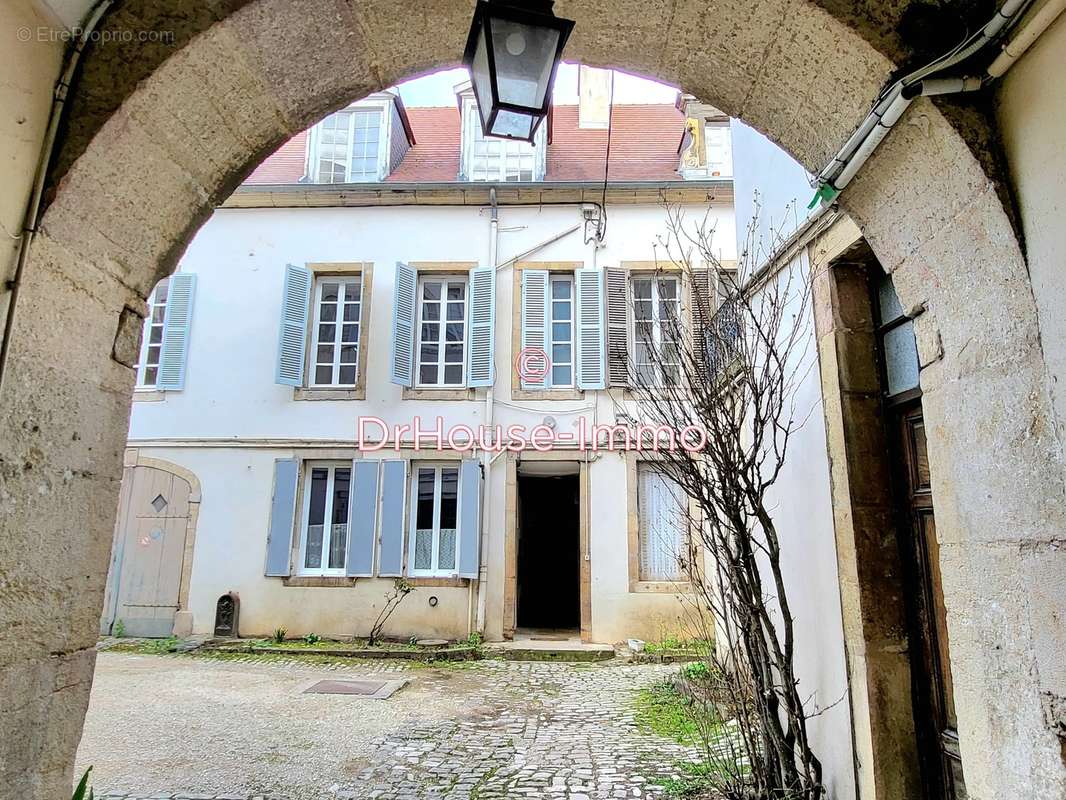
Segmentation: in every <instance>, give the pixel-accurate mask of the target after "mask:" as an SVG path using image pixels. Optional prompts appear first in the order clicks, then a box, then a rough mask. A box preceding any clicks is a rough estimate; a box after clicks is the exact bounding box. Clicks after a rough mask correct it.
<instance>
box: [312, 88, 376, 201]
mask: <svg viewBox="0 0 1066 800" xmlns="http://www.w3.org/2000/svg"><path fill="white" fill-rule="evenodd" d="M391 111H392V109H391V107H390V105H389V101H386V100H361V101H359V102H358V103H353V104H352V105H350V106H346V107H345V108H342V109H339V111H337V112H334V113H341V112H344V113H350V114H351V117H350V118H349V120H348V160H347V165H346V167H345V180H344V181H343V182H342V183H341V182H337V183H339V185H343V183H377V182H379V181H383V180H384V179H385V177H386V176H387V175H388V173H389V153H390V152H391V146H390V145H391V142H390V140H389V136H390V133H391V132H390V128H391V125H390V120H391V116H392V115H391ZM366 112H377V113H378V115H379V117H378V125H379V127H378V153H377V171H376V172H375V174H374V175H373V176H362V177H360V178H359V179H358V180H353V179H352V148H353V147H354V146H355V120H356V115H357V114H360V113H366ZM329 116H330V117H332V116H333V114H330V115H329ZM325 119H329V117H326V118H325ZM325 119H324V120H322V121H320V122H317V123H316V124H315V125H314V126H313V127H312V128H311V131H310V134H309V135H308V139H307V169H306V172H307V175H308V176H309V177H310V179H311V182H312V183H323V181H322V176H321V175H320V168H321V161H320V159H319V157H318V147H319V142H320V137H321V133H322V123H323V122H324V121H325ZM333 183H335V182H334V181H329V182H327V183H326V185H330V184H333Z"/></svg>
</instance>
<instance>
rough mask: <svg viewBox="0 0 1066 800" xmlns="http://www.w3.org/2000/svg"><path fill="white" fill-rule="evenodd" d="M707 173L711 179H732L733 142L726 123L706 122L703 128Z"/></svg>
mask: <svg viewBox="0 0 1066 800" xmlns="http://www.w3.org/2000/svg"><path fill="white" fill-rule="evenodd" d="M703 142H704V147H705V148H706V150H707V173H708V175H709V176H710V177H712V178H731V177H733V140H732V136H731V134H730V131H729V123H728V122H724V121H723V122H708V123H707V124H706V125H705V126H704V128H703Z"/></svg>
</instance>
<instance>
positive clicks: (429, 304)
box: [417, 277, 466, 386]
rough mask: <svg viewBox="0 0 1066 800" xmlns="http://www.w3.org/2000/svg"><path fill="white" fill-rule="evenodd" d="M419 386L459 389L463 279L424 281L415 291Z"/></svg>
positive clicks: (463, 346)
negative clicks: (457, 387) (454, 387)
mask: <svg viewBox="0 0 1066 800" xmlns="http://www.w3.org/2000/svg"><path fill="white" fill-rule="evenodd" d="M417 349H418V385H419V386H462V385H463V382H464V380H465V374H464V373H465V371H466V278H460V277H444V278H436V277H433V278H428V277H427V278H423V279H422V280H421V281H420V282H419V291H418V348H417Z"/></svg>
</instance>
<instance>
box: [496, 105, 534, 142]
mask: <svg viewBox="0 0 1066 800" xmlns="http://www.w3.org/2000/svg"><path fill="white" fill-rule="evenodd" d="M535 120H536V118H535V117H534V116H533V115H531V114H519V113H516V112H514V111H503V110H501V111H500V112H499V113H498V114H497V115H496V119H495V120H494V121H493V123H492V130H491V131H489V133H490V134H491V135H492V136H508V137H510V138H513V139H529V138H530V137H532V135H533V123H534V122H535Z"/></svg>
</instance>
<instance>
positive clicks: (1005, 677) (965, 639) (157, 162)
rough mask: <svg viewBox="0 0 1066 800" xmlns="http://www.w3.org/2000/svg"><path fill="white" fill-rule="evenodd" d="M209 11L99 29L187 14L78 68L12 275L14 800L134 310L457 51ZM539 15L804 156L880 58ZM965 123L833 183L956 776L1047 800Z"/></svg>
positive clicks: (1031, 330) (803, 39) (117, 430)
mask: <svg viewBox="0 0 1066 800" xmlns="http://www.w3.org/2000/svg"><path fill="white" fill-rule="evenodd" d="M188 5H189V6H190V7H191V6H192V4H188ZM825 5H826V6H834V7H835V6H836V5H837V4H835V3H833V4H830V3H825ZM874 6H878V4H876V3H875V4H871V9H873V10H874V11H877V10H878V9H876V8H874ZM211 8H212V9H213V10H212V11H211V12H202V13H198V14H193V13H191V12H188V10H187V9H185V7H184V5H181V6H180V7H179V9H178V10H177V11H175V10H173V9H171V10H170V11H169V12H160V11H159V10H158V9H156V8H155V6H154V4H153V3H151V2H148V0H144V2H131V3H128V4H125V5H124V6H122V7H120V10H118V11H116V12H115V13H114V14H113V15H112V17H111V18H110V19H109V21H108V23H107V24H110V25H113V26H118V27H122V26H136V25H138V24H141V25H143V24H144V23H145V21H146V20H148V21H154V22H155V23H156V24H159V22H160V21H162V22H163V24H166V22H174V23H175V24H179V23H180V25H182V26H184V29H185V30H186V33H187V35H186V36H185V37H183V38H182V39H181V40H180V44H179V45H178V46H176V47H175V48H174V51H173V52H162V53H161V52H160V51H158V50H156V51H152V52H148V51H145V52H144V53H142V57H141V58H138V57H137V53H136V51H124V50H119V51H103V50H100V51H98V52H95V53H93V54H92V55H91V57H90V58H89V59H88V61H87V63H86V65H85V69H84V71H83V73H82V77H81V81H80V83H79V85H78V88H77V96H78V98H80V99H81V100H80V101H79V100H76V101H75V102H74V104H73V109H74V113H73V115H72V117H71V119H70V121H69V124H68V126H67V131H66V149H65V150H64V152H63V153H62V154H61V156H60V158H59V159H58V162H57V171H56V173H55V175H56V178H57V179H58V183H57V185H56V186H55V191H54V197H53V200H52V202H51V205H50V206H49V208H48V210H47V212H46V213H45V215H44V218H43V222H42V233H41V235H39V236H38V238H37V239H36V241H35V243H34V246H33V252H32V254H31V259H30V262H29V264H28V268H27V271H26V276H25V282H24V285H23V287H22V295H21V299H20V301H19V303H20V308H19V313H18V322H17V324H16V327H15V330H14V335H13V346H12V352H11V360H10V363H9V365H8V369H9V377H8V379H7V383H6V386H5V390H4V391H5V394H4V396H3V397H2V398H0V452H2V453H3V462H2V467H3V493H2V495H0V504H2V512H3V522H2V523H0V528H2V537H0V542H2V544H0V548H2V549H0V554H2V555H0V578H2V581H0V585H3V586H5V587H6V588H4V589H3V590H2V591H3V603H2V605H0V609H2V610H0V615H2V616H0V629H2V630H4V632H5V633H4V636H3V639H2V641H0V676H2V677H0V694H2V695H3V696H6V697H19V698H22V702H20V703H19V704H16V705H15V706H14V707H12V708H5V709H3V710H2V711H0V715H2V716H0V738H2V740H3V741H4V743H5V744H4V745H3V747H4V753H3V755H4V757H3V758H2V759H0V763H2V765H3V766H2V768H0V769H2V774H0V781H2V782H3V784H4V785H6V786H8V787H11V791H12V792H14V793H15V794H17V795H18V796H20V797H25V798H45V797H56V796H60V795H62V793H63V791H64V790H65V789H66V788H67V786H68V785H69V777H70V775H69V773H70V764H71V760H72V755H73V752H74V749H75V747H76V745H77V741H78V737H79V735H80V727H81V720H82V717H83V715H84V711H85V707H86V703H87V699H88V689H89V686H90V683H91V675H92V667H93V663H94V650H93V644H94V640H95V631H96V622H97V617H98V614H99V606H100V602H101V598H102V591H103V584H104V578H105V575H106V571H107V563H108V551H109V546H110V541H111V530H112V525H113V520H114V514H115V507H116V504H115V499H116V497H117V493H118V483H119V479H120V476H121V468H122V452H123V449H124V446H125V429H126V422H127V419H128V413H129V403H130V393H131V389H132V382H133V374H132V372H131V370H130V369H129V368H128V365H126V364H123V363H122V360H123V358H124V357H123V354H122V348H121V335H122V334H123V333H124V332H126V331H127V330H128V327H127V326H128V324H129V319H130V314H129V313H128V312H127V311H125V310H126V309H134V310H138V309H140V308H141V306H142V304H143V301H144V297H145V296H146V294H147V293H148V291H149V290H150V289H151V287H152V286H153V285H154V284H155V283H156V281H157V280H158V279H159V278H161V277H162V276H164V275H166V274H168V273H169V272H170V271H171V270H172V269H173V268H174V265H175V263H176V261H177V259H178V257H179V256H180V254H181V253H182V252H183V250H184V248H185V246H186V244H187V243H188V241H189V240H190V238H191V237H192V235H193V234H194V233H195V231H196V230H197V229H198V227H199V226H200V225H201V224H202V223H203V221H204V220H205V219H206V218H207V216H208V215H209V214H210V212H211V210H212V208H213V207H214V205H215V204H216V203H217V202H219V201H220V200H221V199H223V198H224V197H225V196H227V195H228V193H229V192H230V191H231V190H232V188H233V187H234V186H236V185H237V184H238V183H239V182H240V180H241V179H242V178H243V177H244V176H245V175H246V174H247V173H248V172H249V171H250V170H251V169H252V168H253V167H254V166H255V165H256V164H257V163H258V162H259V160H261V158H262V157H264V156H265V155H266V154H267V153H269V152H270V151H271V150H272V149H273V148H275V147H276V146H277V145H278V144H280V143H281V142H282V141H283V140H284V139H285V138H287V137H288V136H290V135H292V134H294V133H295V132H297V131H299V130H301V129H302V128H304V127H306V126H307V125H308V124H309V123H311V122H312V121H314V120H315V119H317V118H319V117H321V116H322V115H323V114H325V113H327V112H328V111H330V110H332V109H334V108H336V107H338V106H339V105H341V104H342V103H344V102H346V101H348V100H349V99H351V98H352V97H356V96H361V95H365V94H367V93H369V92H372V91H376V90H378V89H381V88H383V87H385V86H388V85H390V84H393V83H395V82H396V81H398V80H400V79H403V78H408V77H411V76H414V75H416V74H419V73H422V72H426V71H428V70H431V69H435V68H438V67H441V66H444V65H448V64H451V63H454V61H455V59H456V57H457V55H458V53H459V52H460V50H461V46H462V42H463V39H464V37H465V33H466V28H467V25H468V22H469V13H470V7H469V3H468V2H463V1H462V0H432V2H429V3H422V4H418V5H417V6H413V7H412V8H410V9H407V8H405V7H400V6H397V4H396V3H386V2H383V0H370V2H366V3H362V4H360V5H358V6H354V5H352V4H350V3H347V2H342V0H331V1H330V2H311V1H310V0H252V1H251V2H244V3H242V2H238V1H236V0H232V1H231V2H226V3H221V4H217V5H213V6H212V7H211ZM557 12H558V13H560V14H561V15H564V16H569V17H571V18H573V19H576V20H577V29H576V32H575V35H574V37H573V39H572V43H571V45H570V47H569V49H568V57H569V58H572V59H580V60H583V61H586V62H587V63H590V64H596V65H603V66H615V67H620V68H625V69H628V70H631V71H635V72H640V73H644V74H647V75H651V76H654V77H657V78H659V79H662V80H665V81H670V82H672V83H675V84H677V85H681V86H684V87H685V89H686V90H687V91H690V92H692V93H693V94H696V95H698V96H700V97H704V98H707V99H708V100H710V101H713V102H714V103H715V104H716V105H718V106H719V107H720V108H722V109H723V110H724V111H726V112H727V113H729V114H731V115H733V116H737V117H740V118H743V119H744V120H745V121H747V122H748V123H749V124H751V125H753V126H754V127H756V128H758V129H760V130H762V131H764V132H766V133H767V134H768V135H769V136H770V137H771V138H773V139H774V140H775V141H777V142H778V143H779V144H781V145H782V147H784V148H785V149H786V150H788V151H789V152H790V153H792V154H793V155H794V156H795V157H796V158H797V159H798V160H799V161H800V162H801V163H803V164H805V165H806V166H807V167H808V168H817V167H819V166H821V163H822V162H824V160H825V159H826V158H827V156H828V155H829V153H830V151H832V150H833V149H834V148H835V147H836V145H837V144H838V143H839V142H841V141H842V140H843V139H844V138H845V137H846V136H847V135H848V134H849V133H850V132H851V130H852V129H853V127H854V126H855V124H856V123H857V122H858V120H859V118H860V117H861V116H862V115H863V113H865V111H866V109H867V108H868V107H869V105H870V102H871V100H872V99H873V97H874V96H875V95H876V93H877V92H878V90H879V89H880V88H881V86H882V84H883V82H884V80H885V79H886V77H887V76H888V75H889V73H890V72H891V71H892V69H893V68H894V66H895V64H894V63H893V62H892V61H891V60H890V57H894V56H895V55H896V53H895V52H894V48H895V45H893V43H892V42H887V44H886V41H887V40H886V39H885V37H883V36H879V35H878V34H877V30H879V29H880V28H878V26H876V25H873V26H872V27H871V25H868V24H859V23H858V22H857V21H856V20H855V19H839V18H837V17H836V16H833V14H832V13H830V12H829V11H826V10H823V8H822V7H821V6H820V5H816V4H815V3H813V2H807V1H805V0H761V2H757V3H751V2H740V1H739V0H723V1H722V2H713V3H708V2H701V0H677V2H666V1H665V0H664V2H660V3H652V4H650V5H649V4H647V3H636V2H632V0H595V2H588V3H578V2H576V0H571V2H560V3H559V5H558V7H557ZM868 39H869V41H868ZM870 41H875V42H877V46H875V45H874V44H871V43H870ZM116 52H117V54H118V55H117V60H116ZM830 53H831V54H832V58H827V57H825V54H830ZM886 53H887V55H886ZM124 58H125V59H129V60H128V62H127V61H123V60H122V59H124ZM113 75H120V76H122V78H121V79H119V80H113V78H112V76H113ZM134 79H135V80H134ZM108 82H110V84H111V85H110V88H109V87H108V86H107V84H108ZM109 91H110V94H109ZM104 97H106V98H108V99H107V101H106V102H104V101H102V100H101V101H100V102H96V101H97V100H100V98H104ZM964 133H966V134H968V133H970V131H968V130H966V129H965V128H961V126H960V127H956V126H954V125H953V124H952V123H951V122H949V120H948V118H947V117H945V116H944V114H943V113H941V111H939V110H938V109H937V108H936V107H934V106H933V105H932V104H931V103H929V102H926V101H920V102H918V103H916V104H915V105H914V107H913V108H912V109H911V110H910V112H908V115H907V116H906V117H905V118H904V120H903V123H902V124H901V125H900V126H899V127H898V130H896V131H895V132H894V133H893V135H892V136H891V137H890V139H889V140H888V141H887V142H886V143H885V145H884V146H883V147H882V148H881V149H880V150H879V151H878V152H877V153H876V155H875V156H874V158H873V159H871V161H870V162H869V163H868V165H867V167H866V168H865V169H864V171H863V172H862V173H861V174H860V175H859V176H858V178H856V180H855V181H854V182H853V184H852V185H851V186H850V187H849V189H848V191H847V192H846V193H845V195H844V196H843V197H842V198H841V199H842V202H843V204H844V205H845V206H846V208H847V209H848V211H849V212H850V213H851V214H852V215H853V217H854V218H855V219H856V220H857V221H858V222H859V223H860V225H861V226H862V228H863V232H864V234H865V236H866V238H867V240H868V241H869V242H870V244H871V246H872V247H873V248H874V250H875V252H876V254H877V256H878V258H879V260H880V262H881V263H882V264H883V265H884V266H885V267H886V269H889V270H891V271H893V273H894V279H895V282H896V286H897V289H898V291H899V293H900V295H901V297H902V299H903V301H904V303H905V304H906V305H908V306H909V307H911V308H919V307H922V308H924V309H925V313H923V314H922V315H921V317H920V323H919V325H918V335H919V344H920V348H921V351H922V352H921V358H922V362H923V365H924V369H923V372H922V388H923V391H924V392H925V397H926V414H927V421H928V423H929V428H930V442H929V450H930V457H931V459H932V461H933V462H934V468H935V470H934V471H935V474H936V475H937V476H938V482H939V485H937V486H936V487H935V494H936V498H937V518H938V520H939V521H940V525H941V526H942V535H943V539H944V544H943V548H942V553H943V556H942V560H943V565H942V566H943V572H944V579H945V594H946V599H947V603H948V605H949V607H950V629H951V636H952V646H953V649H954V650H956V651H957V652H958V653H959V655H960V661H961V662H962V664H963V665H964V666H963V667H962V668H961V669H960V670H959V674H958V675H957V676H956V692H957V693H958V696H959V698H960V699H959V703H958V705H959V707H960V709H962V712H961V717H962V718H961V719H960V733H961V736H962V747H963V751H964V756H965V755H966V754H967V753H970V754H972V755H973V758H972V759H970V760H971V761H972V762H974V763H979V762H983V763H984V764H985V766H984V768H982V769H979V770H978V773H977V774H975V775H974V776H973V777H972V785H971V792H972V794H973V796H974V797H978V798H993V797H1003V796H1009V795H1011V794H1014V793H1016V792H1018V791H1019V790H1020V789H1022V788H1023V787H1024V788H1026V789H1029V790H1030V791H1031V792H1032V793H1033V795H1034V796H1040V792H1042V791H1051V790H1052V787H1053V786H1056V785H1059V784H1058V783H1057V781H1060V780H1061V779H1060V777H1058V776H1059V772H1057V771H1056V770H1058V769H1060V768H1057V767H1055V766H1054V765H1053V764H1052V763H1051V758H1052V756H1053V755H1055V754H1054V752H1053V748H1055V747H1057V745H1056V744H1055V743H1054V742H1053V741H1051V738H1050V737H1049V734H1048V733H1047V731H1046V729H1045V728H1044V726H1043V724H1042V719H1041V712H1040V704H1039V698H1038V697H1037V693H1036V691H1035V689H1034V687H1033V686H1032V677H1031V676H1032V674H1034V673H1035V672H1036V671H1037V670H1038V667H1039V664H1038V661H1037V659H1038V656H1037V653H1036V647H1035V645H1034V633H1033V627H1032V624H1031V623H1030V621H1029V617H1028V614H1027V597H1028V595H1027V594H1026V592H1025V591H1024V589H1023V587H1022V586H1021V584H1020V580H1021V578H1020V575H1022V574H1024V568H1025V563H1024V559H1023V549H1024V547H1023V546H1028V545H1037V546H1039V545H1045V544H1048V543H1051V542H1053V541H1054V540H1055V537H1056V536H1058V535H1059V533H1058V532H1059V531H1061V530H1062V528H1063V504H1062V466H1061V450H1060V444H1059V442H1058V441H1057V439H1056V437H1055V434H1054V430H1055V424H1054V419H1053V411H1052V408H1051V405H1050V402H1049V398H1048V391H1047V386H1046V382H1047V375H1046V368H1045V366H1044V360H1043V355H1042V352H1041V347H1040V338H1039V330H1038V325H1037V316H1036V309H1035V305H1034V301H1033V296H1032V291H1031V288H1030V284H1029V281H1028V277H1027V273H1026V267H1025V263H1024V260H1023V256H1022V251H1021V248H1020V247H1019V244H1018V242H1017V240H1016V238H1015V235H1014V232H1013V229H1012V227H1011V224H1010V219H1009V216H1008V213H1007V212H1006V211H1005V209H1004V207H1003V205H1002V204H1001V200H1000V196H999V194H998V192H997V187H996V185H995V184H994V183H993V182H992V181H991V180H990V179H989V177H988V175H987V174H986V172H985V171H984V169H983V168H982V164H981V162H980V161H979V159H978V156H977V155H975V152H974V150H972V149H971V148H970V146H968V144H967V140H966V139H965V138H964V135H963V134H964ZM969 138H980V137H969ZM978 155H980V153H978ZM57 331H63V332H66V333H67V334H68V335H63V336H57V335H55V334H56V332H57ZM962 409H965V413H960V410H962ZM72 532H76V533H77V535H71V534H72ZM857 613H861V610H859V611H858V612H857ZM1005 716H1006V717H1007V718H1009V719H1010V720H1011V724H1010V725H1003V724H1000V723H1001V721H1002V719H1003V718H1004V717H1005ZM990 754H997V755H996V756H995V757H993V756H990Z"/></svg>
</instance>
